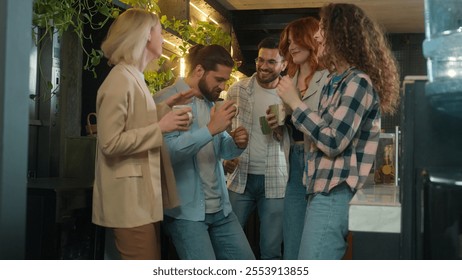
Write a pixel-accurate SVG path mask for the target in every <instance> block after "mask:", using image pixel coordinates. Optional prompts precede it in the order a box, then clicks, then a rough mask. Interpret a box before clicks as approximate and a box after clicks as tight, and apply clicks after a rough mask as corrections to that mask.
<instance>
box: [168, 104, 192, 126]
mask: <svg viewBox="0 0 462 280" xmlns="http://www.w3.org/2000/svg"><path fill="white" fill-rule="evenodd" d="M186 108H191V105H187V104H185V105H174V106H173V107H172V111H182V110H184V109H186ZM188 117H189V124H191V123H192V120H193V115H192V113H191V111H189V112H188Z"/></svg>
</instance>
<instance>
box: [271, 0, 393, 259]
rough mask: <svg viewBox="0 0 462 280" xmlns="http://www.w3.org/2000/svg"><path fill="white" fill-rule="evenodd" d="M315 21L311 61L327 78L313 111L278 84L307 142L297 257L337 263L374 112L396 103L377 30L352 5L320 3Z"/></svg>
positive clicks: (288, 86) (371, 152)
mask: <svg viewBox="0 0 462 280" xmlns="http://www.w3.org/2000/svg"><path fill="white" fill-rule="evenodd" d="M320 16H321V21H320V28H319V31H318V32H317V33H316V34H315V39H316V41H318V43H319V48H318V57H319V59H320V60H321V61H323V62H324V64H325V65H326V66H327V67H328V69H329V71H330V72H331V78H330V81H329V82H328V84H327V85H326V86H325V87H324V88H323V90H322V93H321V99H320V104H319V109H318V110H317V111H315V110H311V109H309V108H308V107H307V106H306V105H305V104H304V103H303V102H302V101H301V100H300V97H299V96H298V93H297V92H296V90H294V89H293V85H292V81H291V79H290V78H288V77H284V79H282V81H281V82H280V83H279V86H278V94H279V96H280V97H281V98H282V99H283V100H284V102H286V103H287V104H288V106H290V107H291V108H292V110H293V114H292V121H293V123H294V125H295V127H296V128H297V129H299V130H301V131H303V132H304V133H305V134H308V135H309V137H310V138H311V146H310V150H309V152H308V154H307V158H308V163H307V167H308V168H307V173H306V179H307V182H306V184H307V194H308V206H307V208H306V217H305V224H304V229H303V233H302V240H301V245H300V252H299V256H298V257H299V259H341V258H342V257H343V255H344V253H345V250H346V247H347V242H346V236H347V233H348V203H349V201H350V200H351V198H352V197H353V194H354V192H355V191H356V190H357V189H358V188H361V187H362V186H363V185H364V183H365V181H366V178H367V176H368V175H369V172H370V170H371V167H372V164H373V161H374V158H375V153H376V151H377V144H378V140H379V135H380V121H381V114H382V113H392V112H394V110H395V108H396V105H397V103H398V99H399V75H398V71H397V64H396V61H395V59H394V57H393V55H392V53H391V50H390V48H389V46H388V44H387V42H386V39H385V36H384V34H383V32H382V31H381V30H380V28H379V27H378V25H377V24H376V23H375V22H373V21H372V20H371V19H370V18H369V17H368V16H367V15H366V14H365V13H364V11H363V10H362V9H361V8H359V7H357V6H355V5H352V4H329V5H326V6H324V7H323V8H322V9H321V12H320Z"/></svg>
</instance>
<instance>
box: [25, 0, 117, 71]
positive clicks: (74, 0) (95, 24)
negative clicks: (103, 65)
mask: <svg viewBox="0 0 462 280" xmlns="http://www.w3.org/2000/svg"><path fill="white" fill-rule="evenodd" d="M119 13H120V9H119V8H117V7H116V6H114V5H113V4H112V1H111V0H35V1H34V5H33V17H32V25H33V26H34V27H38V29H37V28H34V29H33V30H34V32H33V38H34V41H35V43H36V45H39V44H40V43H41V42H42V41H43V40H44V39H45V38H47V37H48V38H50V39H52V37H53V34H55V33H57V34H58V35H59V36H62V35H63V33H64V32H66V31H68V30H69V31H72V32H73V33H75V34H76V35H77V37H78V38H79V42H80V47H81V49H82V50H83V52H84V57H85V59H86V62H85V65H84V69H85V70H89V71H91V72H93V74H94V75H95V76H96V73H95V67H96V66H97V65H98V64H99V63H100V60H101V57H102V55H103V54H102V52H101V50H97V49H91V50H87V49H86V48H85V47H84V42H85V41H86V40H89V41H90V42H92V38H91V35H86V34H85V32H84V28H85V27H90V28H91V29H93V30H99V29H101V28H103V27H104V26H105V25H106V23H107V22H108V21H109V20H110V19H112V18H116V17H117V16H118V15H119ZM97 14H98V15H102V18H103V20H101V16H98V17H95V15H97ZM96 18H97V19H96Z"/></svg>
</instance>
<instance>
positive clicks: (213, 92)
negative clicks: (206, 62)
mask: <svg viewBox="0 0 462 280" xmlns="http://www.w3.org/2000/svg"><path fill="white" fill-rule="evenodd" d="M198 87H199V90H200V92H201V93H202V95H203V96H204V97H205V98H206V99H207V100H208V101H211V102H215V101H217V100H218V98H219V97H220V94H221V92H222V90H221V88H219V87H215V88H212V89H209V87H208V86H207V82H206V81H205V76H204V77H202V78H201V79H200V80H199V84H198Z"/></svg>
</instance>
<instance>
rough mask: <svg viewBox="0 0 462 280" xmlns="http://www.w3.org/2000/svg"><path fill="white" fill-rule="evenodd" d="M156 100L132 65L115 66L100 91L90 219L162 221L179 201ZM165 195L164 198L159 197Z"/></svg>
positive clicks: (162, 108) (116, 223)
mask: <svg viewBox="0 0 462 280" xmlns="http://www.w3.org/2000/svg"><path fill="white" fill-rule="evenodd" d="M169 110H170V108H169V107H168V106H166V105H159V104H158V105H157V106H156V104H155V103H154V100H153V99H152V97H151V94H150V92H149V90H148V88H147V86H146V83H145V81H144V77H143V74H142V73H141V72H140V71H139V70H138V69H136V68H135V67H134V66H131V65H126V64H119V65H116V66H114V68H113V69H112V70H111V72H110V73H109V75H108V76H107V77H106V79H105V80H104V82H103V83H102V85H101V87H100V88H99V90H98V95H97V99H96V113H97V118H98V122H97V125H98V136H97V137H98V140H97V152H96V160H95V161H96V164H95V182H94V187H93V223H95V224H97V225H101V226H105V227H117V228H129V227H136V226H141V225H145V224H149V223H153V222H157V221H160V220H162V217H163V206H166V207H175V206H177V205H178V204H179V203H178V198H177V195H176V185H175V177H174V175H173V171H172V168H171V164H170V158H169V155H168V152H167V151H166V150H165V148H164V147H163V136H162V132H161V130H160V127H159V125H158V122H157V121H158V118H159V117H160V116H163V115H164V114H165V113H166V112H168V111H169ZM163 197H164V198H163Z"/></svg>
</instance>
